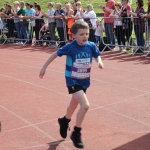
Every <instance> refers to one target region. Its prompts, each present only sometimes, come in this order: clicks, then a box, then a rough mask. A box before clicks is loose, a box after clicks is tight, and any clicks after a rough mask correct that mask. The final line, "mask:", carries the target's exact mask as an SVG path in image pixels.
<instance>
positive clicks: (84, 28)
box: [71, 21, 89, 45]
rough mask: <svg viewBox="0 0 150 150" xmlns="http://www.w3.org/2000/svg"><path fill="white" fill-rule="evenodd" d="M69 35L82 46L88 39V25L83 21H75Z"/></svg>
mask: <svg viewBox="0 0 150 150" xmlns="http://www.w3.org/2000/svg"><path fill="white" fill-rule="evenodd" d="M71 33H72V34H73V37H74V38H75V39H76V41H77V43H78V44H79V45H84V44H85V43H86V41H87V40H88V38H89V25H88V24H87V23H86V22H84V21H77V22H75V23H74V24H73V25H72V27H71Z"/></svg>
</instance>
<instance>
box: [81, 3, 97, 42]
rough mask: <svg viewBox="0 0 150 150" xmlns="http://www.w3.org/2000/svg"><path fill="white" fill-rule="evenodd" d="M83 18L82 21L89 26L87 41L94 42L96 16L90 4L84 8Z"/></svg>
mask: <svg viewBox="0 0 150 150" xmlns="http://www.w3.org/2000/svg"><path fill="white" fill-rule="evenodd" d="M83 17H84V21H85V22H86V23H87V24H88V25H89V29H90V33H89V41H92V42H95V27H96V14H95V12H94V9H93V6H92V5H91V4H88V5H87V6H86V11H85V13H84V15H83Z"/></svg>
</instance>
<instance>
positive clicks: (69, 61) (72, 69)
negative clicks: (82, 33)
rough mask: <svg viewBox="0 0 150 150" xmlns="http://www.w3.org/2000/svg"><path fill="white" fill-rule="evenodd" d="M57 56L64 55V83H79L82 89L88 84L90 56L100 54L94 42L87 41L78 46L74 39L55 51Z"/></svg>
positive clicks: (72, 84)
mask: <svg viewBox="0 0 150 150" xmlns="http://www.w3.org/2000/svg"><path fill="white" fill-rule="evenodd" d="M57 55H58V56H59V57H61V56H63V55H66V57H67V58H66V70H65V77H66V84H67V86H74V85H80V86H82V87H83V88H84V89H86V88H88V87H89V86H90V71H91V66H92V58H93V57H94V58H97V57H98V56H99V55H100V52H99V50H98V48H97V47H96V45H95V43H93V42H89V41H87V42H86V44H85V45H83V46H80V45H78V44H77V42H76V40H74V41H72V42H71V43H69V44H66V45H65V46H63V47H62V48H60V49H59V50H58V51H57Z"/></svg>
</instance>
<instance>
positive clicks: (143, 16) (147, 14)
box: [141, 0, 150, 37]
mask: <svg viewBox="0 0 150 150" xmlns="http://www.w3.org/2000/svg"><path fill="white" fill-rule="evenodd" d="M144 18H147V19H148V34H150V0H148V8H147V13H145V14H143V15H141V19H144ZM148 37H149V35H148Z"/></svg>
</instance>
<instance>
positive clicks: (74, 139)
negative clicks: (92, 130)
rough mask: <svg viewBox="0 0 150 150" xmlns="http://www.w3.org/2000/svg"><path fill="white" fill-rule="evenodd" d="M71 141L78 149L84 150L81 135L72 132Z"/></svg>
mask: <svg viewBox="0 0 150 150" xmlns="http://www.w3.org/2000/svg"><path fill="white" fill-rule="evenodd" d="M70 139H71V140H72V142H73V144H74V146H75V147H76V148H80V149H82V148H84V145H83V143H82V140H81V133H80V132H79V133H76V132H75V131H73V132H72V134H71V136H70Z"/></svg>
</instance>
